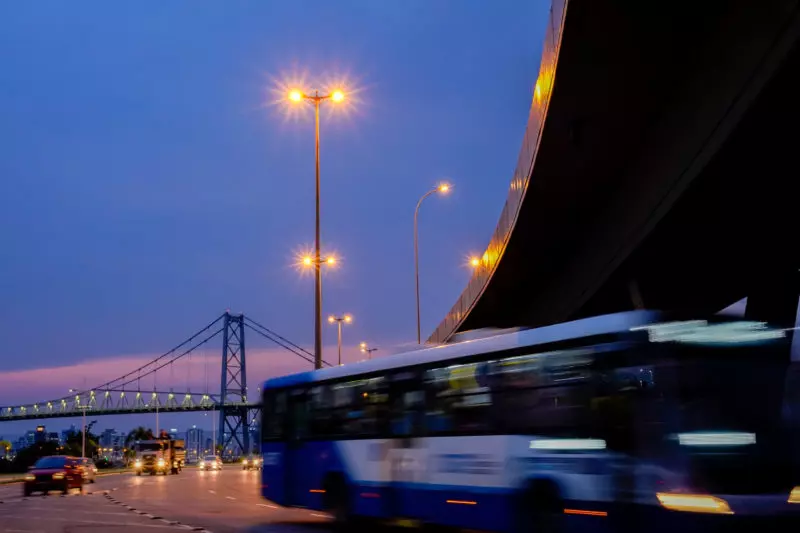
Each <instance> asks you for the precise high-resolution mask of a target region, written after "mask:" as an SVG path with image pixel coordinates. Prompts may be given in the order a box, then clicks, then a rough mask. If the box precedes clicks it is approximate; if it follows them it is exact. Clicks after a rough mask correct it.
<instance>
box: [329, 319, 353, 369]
mask: <svg viewBox="0 0 800 533" xmlns="http://www.w3.org/2000/svg"><path fill="white" fill-rule="evenodd" d="M352 321H353V317H352V316H350V315H340V316H335V315H331V316H329V317H328V322H330V323H331V324H336V325H337V326H338V328H339V342H338V346H339V366H342V322H344V323H345V324H349V323H350V322H352Z"/></svg>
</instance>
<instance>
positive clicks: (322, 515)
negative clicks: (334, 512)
mask: <svg viewBox="0 0 800 533" xmlns="http://www.w3.org/2000/svg"><path fill="white" fill-rule="evenodd" d="M310 514H311V516H316V517H317V518H329V517H328V515H326V514H319V513H310Z"/></svg>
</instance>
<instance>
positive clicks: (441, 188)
mask: <svg viewBox="0 0 800 533" xmlns="http://www.w3.org/2000/svg"><path fill="white" fill-rule="evenodd" d="M451 187H452V186H451V185H450V184H448V183H440V184H439V185H437V186H436V187H434V188H433V189H431V190H429V191H428V192H426V193H425V194H423V195H422V198H420V199H419V202H417V208H416V209H415V210H414V279H415V282H416V292H417V344H422V335H421V332H420V329H421V328H420V311H419V232H418V230H417V218H418V217H419V207H420V206H421V205H422V201H423V200H425V198H427V197H428V196H430V195H432V194H433V193H437V192H438V193H440V194H447V193H448V192H449V191H450V189H451Z"/></svg>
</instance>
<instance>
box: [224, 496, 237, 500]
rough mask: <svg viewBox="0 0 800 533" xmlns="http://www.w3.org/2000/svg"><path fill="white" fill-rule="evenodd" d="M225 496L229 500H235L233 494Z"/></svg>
mask: <svg viewBox="0 0 800 533" xmlns="http://www.w3.org/2000/svg"><path fill="white" fill-rule="evenodd" d="M225 497H226V498H227V499H229V500H235V499H236V498H234V497H233V496H225Z"/></svg>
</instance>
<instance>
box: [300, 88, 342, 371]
mask: <svg viewBox="0 0 800 533" xmlns="http://www.w3.org/2000/svg"><path fill="white" fill-rule="evenodd" d="M289 100H290V101H291V102H294V103H302V102H311V103H312V104H313V105H314V146H315V156H316V203H315V205H316V210H315V213H316V217H315V237H314V261H313V263H312V264H313V265H314V286H315V287H314V368H322V273H321V271H320V266H321V258H320V224H319V188H320V187H319V106H320V104H321V103H322V102H324V101H325V100H330V101H332V102H341V101H342V100H344V93H343V92H342V91H333V92H332V93H330V94H325V95H321V94H319V92H317V91H314V94H306V93H304V92H302V91H299V90H296V89H295V90H292V91H290V92H289Z"/></svg>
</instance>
